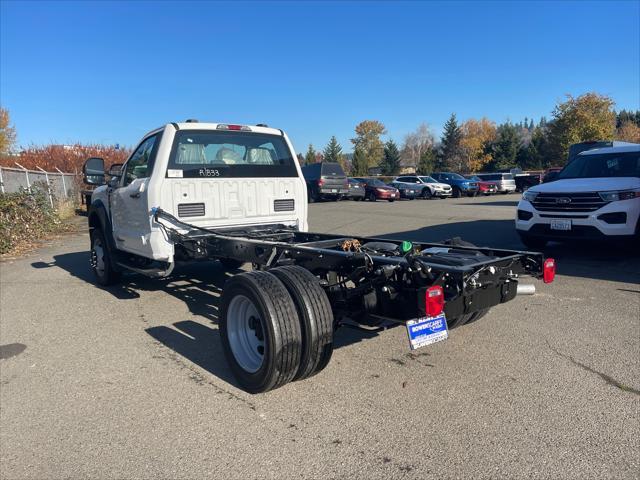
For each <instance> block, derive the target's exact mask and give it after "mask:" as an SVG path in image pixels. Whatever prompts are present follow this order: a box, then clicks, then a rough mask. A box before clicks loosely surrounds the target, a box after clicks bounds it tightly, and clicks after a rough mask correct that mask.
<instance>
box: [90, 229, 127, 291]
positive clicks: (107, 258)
mask: <svg viewBox="0 0 640 480" xmlns="http://www.w3.org/2000/svg"><path fill="white" fill-rule="evenodd" d="M91 269H92V270H93V274H94V275H95V276H96V282H97V283H98V284H99V285H102V286H103V287H106V286H108V285H113V284H114V283H117V282H118V281H119V280H120V277H121V273H120V272H118V271H117V270H116V269H115V268H114V260H113V252H112V251H111V248H110V247H109V243H107V240H106V237H105V235H104V232H103V231H102V230H101V229H100V228H94V229H93V230H91Z"/></svg>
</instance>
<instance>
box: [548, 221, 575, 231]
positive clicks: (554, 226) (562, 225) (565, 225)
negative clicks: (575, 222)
mask: <svg viewBox="0 0 640 480" xmlns="http://www.w3.org/2000/svg"><path fill="white" fill-rule="evenodd" d="M551 230H571V220H564V219H562V220H560V219H553V220H551Z"/></svg>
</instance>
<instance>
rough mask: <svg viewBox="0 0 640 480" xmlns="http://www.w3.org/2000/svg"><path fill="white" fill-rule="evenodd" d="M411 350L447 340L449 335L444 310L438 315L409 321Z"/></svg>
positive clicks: (408, 329)
mask: <svg viewBox="0 0 640 480" xmlns="http://www.w3.org/2000/svg"><path fill="white" fill-rule="evenodd" d="M407 333H408V334H409V343H410V344H411V350H415V349H416V348H420V347H424V346H425V345H431V344H432V343H435V342H439V341H441V340H446V339H447V337H448V336H449V331H448V330H447V319H446V318H445V316H444V312H443V313H441V314H440V315H438V316H437V317H422V318H417V319H415V320H409V321H408V322H407Z"/></svg>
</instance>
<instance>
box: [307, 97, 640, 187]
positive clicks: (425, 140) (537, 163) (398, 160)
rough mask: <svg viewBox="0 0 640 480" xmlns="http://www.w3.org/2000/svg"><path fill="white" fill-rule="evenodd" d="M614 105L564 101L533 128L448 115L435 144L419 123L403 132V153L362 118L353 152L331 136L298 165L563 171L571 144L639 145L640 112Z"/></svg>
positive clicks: (394, 170) (362, 170) (385, 170)
mask: <svg viewBox="0 0 640 480" xmlns="http://www.w3.org/2000/svg"><path fill="white" fill-rule="evenodd" d="M614 106H615V104H614V102H613V100H612V99H611V98H610V97H608V96H606V95H600V94H598V93H594V92H591V93H586V94H584V95H580V96H578V97H573V96H571V95H568V96H567V98H566V99H565V100H564V101H563V102H559V103H558V104H557V105H556V106H555V108H554V109H553V111H552V112H551V118H550V119H547V118H546V117H542V118H541V119H540V120H539V121H537V122H535V121H534V120H533V119H532V118H527V117H525V118H524V120H522V121H519V122H510V121H507V122H504V123H501V124H496V123H495V122H493V121H491V120H489V119H487V118H481V119H468V120H466V121H464V122H459V121H458V119H457V117H456V115H455V113H453V114H451V116H450V117H449V119H448V120H447V122H446V123H445V125H444V129H443V133H442V136H441V138H440V139H439V141H436V140H435V137H434V135H433V134H432V132H431V130H430V129H429V128H428V127H427V126H426V125H424V124H423V125H420V126H419V127H418V128H417V130H416V131H415V132H411V133H410V134H407V135H406V137H405V139H404V142H403V144H402V145H401V146H400V147H399V146H398V145H397V144H396V143H395V142H394V141H393V140H388V141H386V142H384V141H383V140H382V138H381V137H382V136H383V135H385V134H386V127H385V125H384V124H383V123H382V122H380V121H378V120H365V121H363V122H360V123H359V124H358V125H357V126H356V127H355V134H356V135H355V137H354V138H352V139H351V143H352V144H353V153H352V154H344V153H343V151H342V147H341V145H340V144H339V143H338V141H337V140H336V137H335V136H333V137H331V140H330V141H329V143H328V144H327V146H326V147H325V149H324V151H323V152H322V153H319V152H316V151H315V150H314V149H313V147H312V146H311V145H310V146H309V151H308V152H307V154H306V156H304V158H303V160H304V162H305V163H310V162H314V161H316V162H317V161H323V160H324V161H332V162H338V163H340V164H341V165H342V166H343V168H344V169H345V171H346V172H347V173H349V174H351V175H367V174H368V173H369V171H370V169H372V168H377V169H378V171H379V172H380V173H382V174H384V175H395V174H398V173H400V172H401V171H402V170H403V169H405V168H407V169H415V170H416V171H417V172H418V173H423V174H426V173H430V172H433V171H438V170H451V171H456V172H461V173H471V172H479V171H496V170H504V169H511V168H521V169H522V170H543V169H545V168H548V167H550V166H562V165H564V163H565V162H566V160H567V155H568V151H569V146H570V145H572V144H574V143H578V142H584V141H591V140H623V141H628V142H634V143H640V110H638V111H627V110H621V111H618V112H616V111H615V110H614ZM299 158H302V157H301V156H299Z"/></svg>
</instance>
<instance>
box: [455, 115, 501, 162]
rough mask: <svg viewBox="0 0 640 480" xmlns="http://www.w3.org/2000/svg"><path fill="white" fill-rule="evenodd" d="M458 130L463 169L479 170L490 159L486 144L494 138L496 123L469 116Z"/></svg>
mask: <svg viewBox="0 0 640 480" xmlns="http://www.w3.org/2000/svg"><path fill="white" fill-rule="evenodd" d="M460 130H461V131H462V139H461V140H460V147H461V149H462V159H463V162H464V165H463V166H462V167H463V170H465V171H466V172H479V171H481V170H482V168H483V167H484V166H485V165H487V164H489V163H490V162H491V160H492V156H491V151H490V150H489V149H488V148H487V146H488V145H490V144H491V143H492V142H493V141H494V140H495V139H496V124H495V123H494V122H492V121H491V120H489V119H487V118H485V117H483V118H481V119H480V120H475V119H473V118H471V119H469V120H467V121H466V122H464V123H463V124H462V125H461V127H460Z"/></svg>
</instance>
